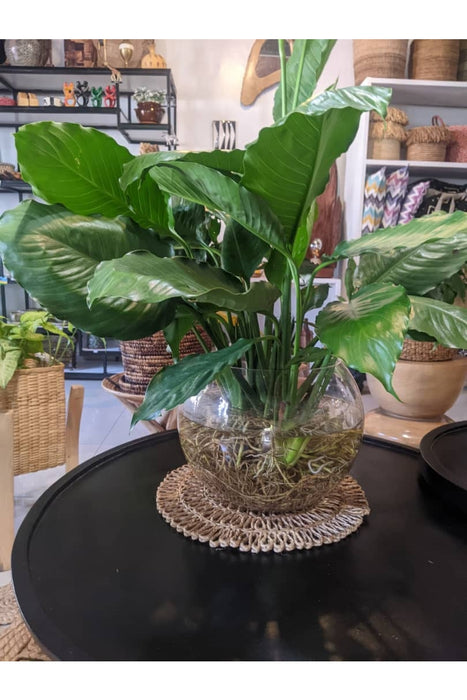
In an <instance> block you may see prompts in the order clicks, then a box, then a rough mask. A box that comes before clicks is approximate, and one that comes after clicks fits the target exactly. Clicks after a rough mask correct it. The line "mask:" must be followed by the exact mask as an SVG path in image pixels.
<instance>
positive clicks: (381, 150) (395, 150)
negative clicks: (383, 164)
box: [368, 120, 406, 160]
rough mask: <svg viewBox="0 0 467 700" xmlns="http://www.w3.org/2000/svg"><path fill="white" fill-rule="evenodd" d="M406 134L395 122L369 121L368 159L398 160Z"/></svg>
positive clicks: (399, 124)
mask: <svg viewBox="0 0 467 700" xmlns="http://www.w3.org/2000/svg"><path fill="white" fill-rule="evenodd" d="M405 138H406V132H405V129H404V127H403V126H402V124H401V123H399V122H396V121H382V120H380V121H370V128H369V139H368V158H376V159H378V160H399V159H400V154H401V144H402V143H404V142H405Z"/></svg>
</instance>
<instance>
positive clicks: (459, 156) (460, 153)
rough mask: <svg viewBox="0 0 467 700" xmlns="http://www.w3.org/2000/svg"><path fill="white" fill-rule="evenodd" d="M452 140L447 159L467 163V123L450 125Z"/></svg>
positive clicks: (452, 161) (449, 144)
mask: <svg viewBox="0 0 467 700" xmlns="http://www.w3.org/2000/svg"><path fill="white" fill-rule="evenodd" d="M448 128H449V134H450V141H449V143H448V147H447V151H446V160H447V161H449V162H450V163H467V125H460V126H450V127H448Z"/></svg>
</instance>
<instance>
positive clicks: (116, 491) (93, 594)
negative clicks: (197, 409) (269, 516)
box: [12, 431, 467, 661]
mask: <svg viewBox="0 0 467 700" xmlns="http://www.w3.org/2000/svg"><path fill="white" fill-rule="evenodd" d="M183 463H184V457H183V453H182V451H181V448H180V445H179V441H178V434H177V432H176V431H170V432H167V433H162V434H159V435H155V436H149V437H144V438H141V439H139V440H135V441H133V442H130V443H127V444H124V445H122V446H120V447H118V448H116V449H113V450H110V451H108V452H106V453H104V454H101V455H98V456H97V457H94V458H93V459H90V460H88V461H87V462H85V463H83V464H82V465H80V466H79V467H77V468H76V469H74V470H73V471H72V472H70V473H69V474H67V475H66V476H64V477H62V478H61V479H60V480H59V481H57V482H56V483H55V484H54V485H53V486H52V487H50V488H49V489H48V490H47V491H46V492H45V493H44V494H43V495H42V496H41V498H40V499H39V500H38V501H37V502H36V504H35V505H34V506H33V508H32V509H31V510H30V512H29V513H28V515H27V516H26V518H25V520H24V521H23V524H22V525H21V527H20V529H19V531H18V534H17V537H16V540H15V544H14V548H13V555H12V573H13V583H14V587H15V591H16V595H17V598H18V602H19V605H20V607H21V611H22V613H23V616H24V618H25V620H26V623H27V624H28V626H29V628H30V629H31V631H32V633H33V635H34V636H35V638H36V639H37V641H38V642H39V643H40V644H41V645H42V646H43V647H44V649H45V650H46V651H47V652H48V653H49V654H50V655H51V656H52V657H54V658H57V659H60V660H67V661H70V660H77V661H78V660H97V661H99V660H101V661H103V660H107V661H118V660H128V661H143V660H153V661H168V660H175V661H202V660H204V661H217V660H224V661H227V660H240V661H260V660H271V661H280V660H285V661H301V660H308V661H311V660H318V661H323V660H346V661H358V660H362V661H368V660H381V661H400V660H407V661H419V660H420V661H422V660H423V661H429V660H446V661H447V660H451V661H455V660H467V605H466V604H465V593H466V591H467V547H466V544H467V521H466V519H465V517H464V516H463V515H462V514H461V513H457V512H455V511H454V510H453V509H452V508H450V507H449V506H447V505H446V504H444V503H443V501H441V500H440V499H439V497H438V496H437V495H436V494H434V493H433V492H432V491H431V490H428V489H427V486H426V485H425V482H424V480H423V479H422V478H421V476H420V457H419V456H418V454H417V453H416V452H414V451H410V450H407V449H403V448H400V449H399V448H395V447H394V445H392V446H391V445H386V444H384V443H378V442H377V441H375V440H371V441H368V440H366V441H365V444H364V445H363V447H362V449H361V452H360V453H359V455H358V457H357V459H356V461H355V463H354V466H353V469H352V475H353V476H354V477H355V478H356V479H357V480H358V482H359V483H360V485H361V486H362V487H363V488H364V490H365V493H366V496H367V498H368V501H369V504H370V507H371V513H370V515H369V516H368V517H367V518H366V519H365V520H364V523H363V524H362V526H361V527H360V528H359V529H358V530H357V531H356V532H355V533H354V534H352V535H350V536H349V537H347V538H345V539H343V540H341V541H340V542H338V543H336V544H330V545H324V546H322V547H318V548H313V549H310V550H308V551H294V552H289V553H285V554H274V553H264V554H251V553H241V552H239V551H237V550H232V549H229V550H226V549H212V548H210V547H209V545H207V544H202V543H199V542H196V541H193V540H191V539H188V538H186V537H184V536H183V535H182V534H179V533H177V532H176V531H175V530H174V529H173V528H171V527H170V526H169V525H168V524H167V523H166V522H165V521H164V520H163V518H162V517H161V516H160V515H159V513H158V512H157V510H156V507H155V491H156V488H157V486H158V484H159V482H160V481H161V479H162V478H163V477H164V475H165V474H166V472H167V471H168V470H170V469H173V468H175V467H178V466H180V465H181V464H183Z"/></svg>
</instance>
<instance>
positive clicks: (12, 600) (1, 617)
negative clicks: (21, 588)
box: [0, 583, 51, 661]
mask: <svg viewBox="0 0 467 700" xmlns="http://www.w3.org/2000/svg"><path fill="white" fill-rule="evenodd" d="M0 661H51V659H50V658H49V657H48V656H47V654H46V653H45V652H44V651H42V649H41V648H40V647H39V646H38V644H37V643H36V642H35V640H34V639H33V638H32V636H31V633H30V632H29V630H28V628H27V627H26V625H25V623H24V621H23V618H22V616H21V613H20V610H19V607H18V603H17V602H16V596H15V592H14V590H13V586H12V585H11V583H9V584H7V585H6V586H1V587H0Z"/></svg>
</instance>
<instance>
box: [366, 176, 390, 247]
mask: <svg viewBox="0 0 467 700" xmlns="http://www.w3.org/2000/svg"><path fill="white" fill-rule="evenodd" d="M385 198H386V168H385V167H384V168H381V169H380V170H378V171H377V172H376V173H373V174H371V175H368V177H367V179H366V183H365V194H364V199H363V218H362V234H365V233H372V232H373V231H376V229H378V228H379V226H380V224H381V220H382V218H383V211H384V201H385Z"/></svg>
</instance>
